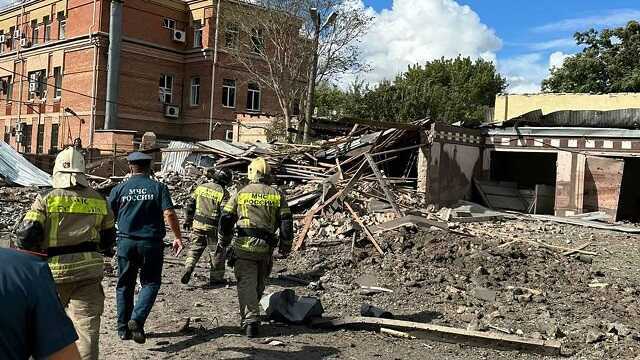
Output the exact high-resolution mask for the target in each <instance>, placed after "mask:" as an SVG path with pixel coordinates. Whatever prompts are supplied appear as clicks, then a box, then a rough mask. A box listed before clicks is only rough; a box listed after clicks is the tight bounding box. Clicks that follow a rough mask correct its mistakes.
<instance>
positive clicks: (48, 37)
mask: <svg viewBox="0 0 640 360" xmlns="http://www.w3.org/2000/svg"><path fill="white" fill-rule="evenodd" d="M49 40H51V19H49V17H48V16H45V17H44V42H49Z"/></svg>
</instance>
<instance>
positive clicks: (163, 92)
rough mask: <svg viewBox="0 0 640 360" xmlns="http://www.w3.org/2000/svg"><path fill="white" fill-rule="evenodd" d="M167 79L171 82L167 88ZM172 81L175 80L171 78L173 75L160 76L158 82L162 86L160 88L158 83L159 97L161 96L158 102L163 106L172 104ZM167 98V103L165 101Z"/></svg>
mask: <svg viewBox="0 0 640 360" xmlns="http://www.w3.org/2000/svg"><path fill="white" fill-rule="evenodd" d="M167 79H171V81H169V82H168V84H169V86H167ZM174 80H175V77H174V76H173V74H160V82H162V86H160V82H158V85H159V91H160V96H161V99H160V102H161V103H163V104H165V105H171V104H172V102H173V81H174ZM167 96H168V97H169V101H167Z"/></svg>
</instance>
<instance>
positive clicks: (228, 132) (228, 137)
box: [224, 129, 233, 141]
mask: <svg viewBox="0 0 640 360" xmlns="http://www.w3.org/2000/svg"><path fill="white" fill-rule="evenodd" d="M224 139H225V140H226V141H233V130H229V129H227V130H225V131H224Z"/></svg>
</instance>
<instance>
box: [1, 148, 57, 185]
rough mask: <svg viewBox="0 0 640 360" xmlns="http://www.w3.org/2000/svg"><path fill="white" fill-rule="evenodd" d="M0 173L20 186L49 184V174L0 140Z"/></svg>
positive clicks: (10, 181)
mask: <svg viewBox="0 0 640 360" xmlns="http://www.w3.org/2000/svg"><path fill="white" fill-rule="evenodd" d="M0 175H1V176H2V177H3V178H4V179H5V180H6V181H8V182H9V183H12V184H18V185H22V186H51V176H50V175H49V174H47V173H46V172H44V171H42V170H40V169H38V168H37V167H36V166H35V165H33V164H32V163H30V162H29V160H27V159H25V158H24V157H23V156H22V155H20V154H19V153H18V152H17V151H15V150H14V149H13V148H12V147H11V146H9V145H8V144H7V143H5V142H4V141H0Z"/></svg>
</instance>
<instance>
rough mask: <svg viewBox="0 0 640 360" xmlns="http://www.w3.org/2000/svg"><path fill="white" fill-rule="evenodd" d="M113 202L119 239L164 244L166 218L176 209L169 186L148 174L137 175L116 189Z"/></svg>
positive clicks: (113, 193) (112, 193) (112, 194)
mask: <svg viewBox="0 0 640 360" xmlns="http://www.w3.org/2000/svg"><path fill="white" fill-rule="evenodd" d="M109 201H110V202H111V207H112V208H113V211H114V215H115V217H116V222H117V223H118V237H124V238H128V239H160V240H161V239H163V238H164V236H165V235H166V230H165V224H164V215H163V214H164V210H165V209H167V208H172V207H173V205H172V204H171V197H170V195H169V191H168V189H167V187H166V185H164V184H162V183H160V182H158V181H155V180H153V179H151V178H150V177H149V175H147V174H135V175H133V176H131V177H130V178H129V180H127V181H125V182H123V183H121V184H119V185H118V186H116V187H115V188H113V190H112V191H111V195H110V196H109Z"/></svg>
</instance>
